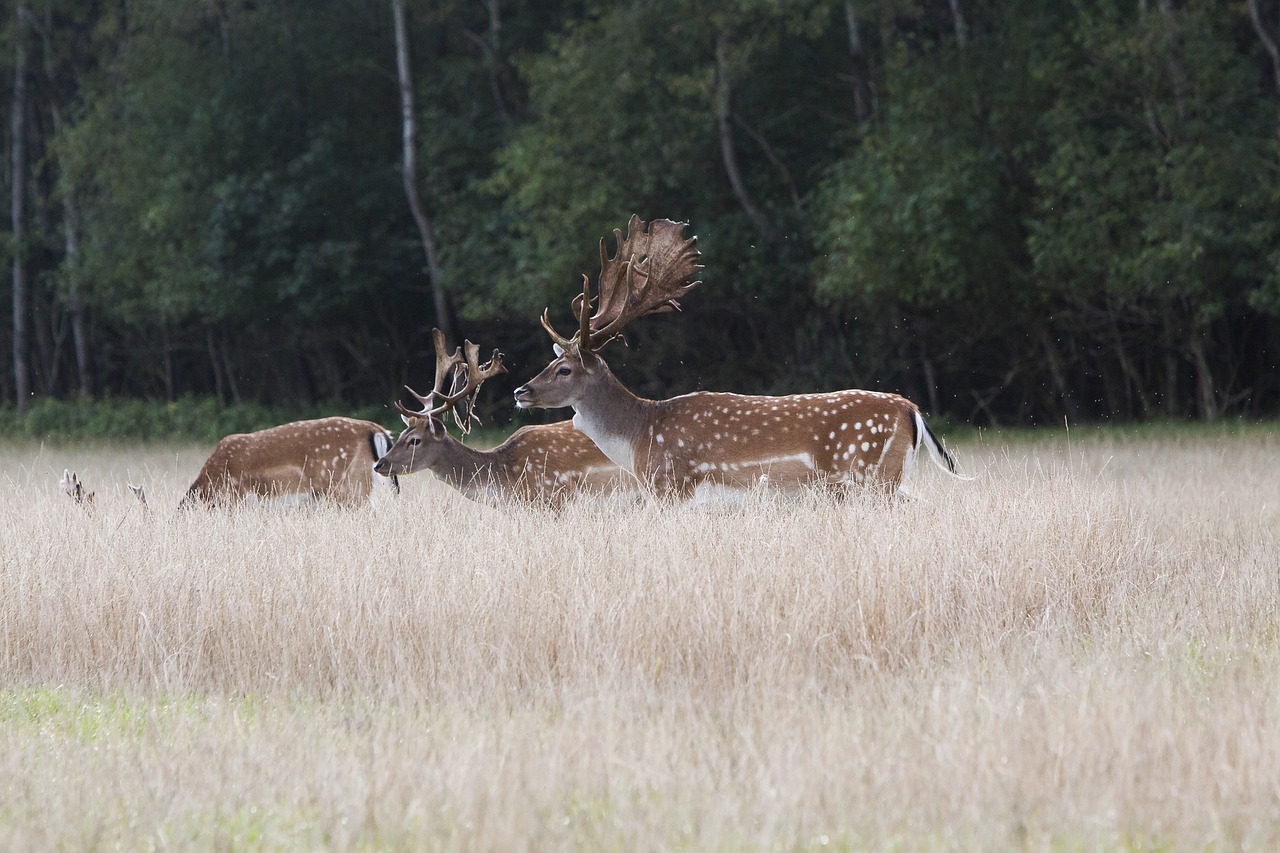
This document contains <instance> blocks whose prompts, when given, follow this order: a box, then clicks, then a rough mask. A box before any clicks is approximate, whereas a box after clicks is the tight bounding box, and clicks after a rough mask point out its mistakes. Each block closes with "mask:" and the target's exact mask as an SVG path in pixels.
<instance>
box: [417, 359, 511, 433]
mask: <svg viewBox="0 0 1280 853" xmlns="http://www.w3.org/2000/svg"><path fill="white" fill-rule="evenodd" d="M462 351H463V352H464V353H465V356H463V361H462V362H460V363H459V364H458V367H459V374H462V373H463V370H464V369H465V374H463V375H465V377H466V379H465V382H464V383H463V386H462V390H461V391H454V392H452V393H449V394H444V393H438V394H437V395H436V396H437V397H439V399H440V400H441V403H440V405H439V406H436V407H435V408H434V409H432V410H431V412H430V414H431V416H433V417H443V416H444V414H445V413H446V412H449V411H452V412H453V420H454V423H456V424H457V425H458V428H459V429H461V430H462V431H463V433H464V434H465V433H467V432H469V431H470V429H471V421H472V420H475V419H476V418H475V417H474V416H473V414H472V410H471V407H470V406H468V407H467V411H466V413H465V415H459V414H458V410H457V406H458V404H459V403H460V402H462V401H463V400H470V399H472V398H474V397H475V395H476V394H477V393H479V391H480V386H481V385H483V384H484V383H485V380H487V379H490V378H492V377H494V376H497V375H498V374H499V373H506V372H507V368H506V366H504V365H503V363H502V353H500V352H498V350H496V349H495V350H494V351H493V355H492V356H491V357H490V358H489V361H488V362H486V363H485V364H483V365H481V364H480V347H479V346H477V345H476V344H473V343H471V341H466V342H465V343H464V345H463V349H462ZM455 379H456V377H455ZM454 386H455V387H457V383H456V381H455V383H454Z"/></svg>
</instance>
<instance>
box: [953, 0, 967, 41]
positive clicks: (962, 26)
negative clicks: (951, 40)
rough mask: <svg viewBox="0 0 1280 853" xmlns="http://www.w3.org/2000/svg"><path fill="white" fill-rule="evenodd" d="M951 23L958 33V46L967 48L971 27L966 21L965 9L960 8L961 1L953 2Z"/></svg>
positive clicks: (954, 0)
mask: <svg viewBox="0 0 1280 853" xmlns="http://www.w3.org/2000/svg"><path fill="white" fill-rule="evenodd" d="M951 23H952V26H954V27H955V31H956V44H958V45H960V47H961V48H965V47H967V46H968V44H969V25H968V24H967V23H965V20H964V9H962V8H960V0H951Z"/></svg>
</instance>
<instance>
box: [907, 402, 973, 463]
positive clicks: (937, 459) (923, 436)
mask: <svg viewBox="0 0 1280 853" xmlns="http://www.w3.org/2000/svg"><path fill="white" fill-rule="evenodd" d="M911 417H912V418H914V419H915V424H916V445H915V449H916V450H917V451H918V450H919V449H920V445H922V444H923V445H924V446H925V447H927V448H928V449H929V456H930V458H932V459H933V461H934V464H936V465H937V466H938V467H939V468H941V469H942V470H944V471H946V472H947V473H948V474H950V475H952V476H953V477H959V478H960V479H961V480H970V479H972V478H971V477H965V476H963V475H961V474H959V473H958V472H957V471H956V460H955V459H954V458H953V457H952V456H951V454H950V453H948V452H947V449H946V448H945V447H943V446H942V442H941V441H939V440H938V437H937V436H936V435H934V434H933V430H931V429H929V425H928V424H927V423H925V422H924V418H923V417H922V416H921V415H920V412H918V411H916V412H912V413H911Z"/></svg>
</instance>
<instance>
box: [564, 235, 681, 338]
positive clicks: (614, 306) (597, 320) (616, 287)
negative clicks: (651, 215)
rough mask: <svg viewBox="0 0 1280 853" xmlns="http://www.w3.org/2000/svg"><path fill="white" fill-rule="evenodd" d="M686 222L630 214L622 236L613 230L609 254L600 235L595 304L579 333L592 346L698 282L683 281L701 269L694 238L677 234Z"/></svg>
mask: <svg viewBox="0 0 1280 853" xmlns="http://www.w3.org/2000/svg"><path fill="white" fill-rule="evenodd" d="M687 227H688V224H687V223H684V222H673V221H671V220H669V219H655V220H654V221H653V222H651V223H649V224H648V225H647V226H646V224H645V223H644V222H643V221H642V220H641V219H640V217H638V216H635V215H634V214H633V215H632V217H631V220H630V222H628V223H627V237H626V239H625V240H624V239H623V238H622V232H621V231H619V230H617V229H615V230H614V232H613V233H614V239H615V241H616V243H617V247H618V250H617V254H616V255H614V256H613V257H609V256H608V253H607V251H606V249H605V245H604V240H601V241H600V282H599V285H598V289H599V291H600V304H599V307H598V308H597V310H596V313H595V315H594V316H592V317H591V319H590V323H589V327H588V326H584V328H583V333H582V335H583V337H582V339H583V340H584V341H586V342H588V346H589V347H590V348H591V349H592V350H593V351H598V350H599V349H600V348H601V347H603V346H604V345H605V344H607V343H608V342H609V341H611V340H612V339H613V338H615V337H617V336H618V335H619V334H620V333H621V331H622V329H623V327H625V326H626V325H627V324H628V323H630V322H631V321H632V320H634V319H636V318H637V317H643V316H644V315H646V314H661V313H665V312H668V311H678V310H680V303H679V302H677V301H676V299H677V298H678V297H682V296H684V294H686V293H688V292H689V291H690V290H692V289H693V288H695V287H697V286H698V285H699V284H701V282H699V281H695V282H692V283H689V284H686V283H685V282H687V281H688V280H689V279H690V278H691V277H692V276H693V275H694V274H696V273H697V271H698V270H700V269H702V265H701V264H699V263H698V261H697V259H698V255H699V252H698V246H697V243H698V238H697V237H696V236H695V237H690V238H688V239H687V240H686V239H685V238H684V236H683V235H684V230H685V228H687ZM585 304H586V299H585V297H584V305H585ZM588 329H589V331H588Z"/></svg>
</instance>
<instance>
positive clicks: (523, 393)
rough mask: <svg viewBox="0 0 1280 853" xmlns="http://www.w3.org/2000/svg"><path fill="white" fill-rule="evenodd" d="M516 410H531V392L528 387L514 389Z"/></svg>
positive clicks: (522, 386)
mask: <svg viewBox="0 0 1280 853" xmlns="http://www.w3.org/2000/svg"><path fill="white" fill-rule="evenodd" d="M516 408H517V409H531V408H533V391H531V390H530V389H529V386H528V385H521V386H520V387H519V388H517V389H516Z"/></svg>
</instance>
